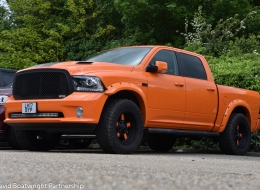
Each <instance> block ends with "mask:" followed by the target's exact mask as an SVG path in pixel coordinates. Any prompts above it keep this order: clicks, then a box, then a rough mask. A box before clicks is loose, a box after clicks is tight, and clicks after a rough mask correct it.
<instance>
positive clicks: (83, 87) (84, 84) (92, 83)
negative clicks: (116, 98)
mask: <svg viewBox="0 0 260 190" xmlns="http://www.w3.org/2000/svg"><path fill="white" fill-rule="evenodd" d="M72 78H73V85H74V90H75V91H77V92H104V90H105V89H104V86H103V84H102V82H101V80H100V78H98V77H92V76H74V77H72Z"/></svg>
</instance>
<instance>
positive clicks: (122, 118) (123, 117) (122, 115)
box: [121, 113, 125, 121]
mask: <svg viewBox="0 0 260 190" xmlns="http://www.w3.org/2000/svg"><path fill="white" fill-rule="evenodd" d="M121 120H122V121H124V120H125V114H123V113H122V114H121Z"/></svg>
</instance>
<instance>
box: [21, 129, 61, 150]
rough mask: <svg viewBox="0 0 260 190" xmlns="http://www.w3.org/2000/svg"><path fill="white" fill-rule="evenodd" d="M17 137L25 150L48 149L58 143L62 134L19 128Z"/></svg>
mask: <svg viewBox="0 0 260 190" xmlns="http://www.w3.org/2000/svg"><path fill="white" fill-rule="evenodd" d="M16 137H17V139H18V142H19V144H20V145H21V147H22V148H23V149H25V150H30V151H48V150H51V149H53V148H55V146H56V145H57V144H58V142H59V139H60V134H58V133H49V132H46V131H42V130H37V131H31V130H30V131H27V130H17V131H16Z"/></svg>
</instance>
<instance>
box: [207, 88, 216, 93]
mask: <svg viewBox="0 0 260 190" xmlns="http://www.w3.org/2000/svg"><path fill="white" fill-rule="evenodd" d="M207 90H208V91H212V92H214V91H215V90H216V89H215V88H209V87H208V88H207Z"/></svg>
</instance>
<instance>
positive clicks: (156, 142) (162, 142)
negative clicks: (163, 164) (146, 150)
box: [146, 133, 176, 152]
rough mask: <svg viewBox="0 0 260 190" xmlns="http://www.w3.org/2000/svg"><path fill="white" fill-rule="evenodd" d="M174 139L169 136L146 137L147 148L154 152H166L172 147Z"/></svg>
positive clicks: (151, 134)
mask: <svg viewBox="0 0 260 190" xmlns="http://www.w3.org/2000/svg"><path fill="white" fill-rule="evenodd" d="M175 141H176V138H175V136H174V135H170V134H153V133H149V134H148V135H147V136H146V142H147V144H148V146H149V147H150V148H151V149H152V150H153V151H156V152H168V151H169V150H170V149H171V148H172V147H173V145H174V143H175Z"/></svg>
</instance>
